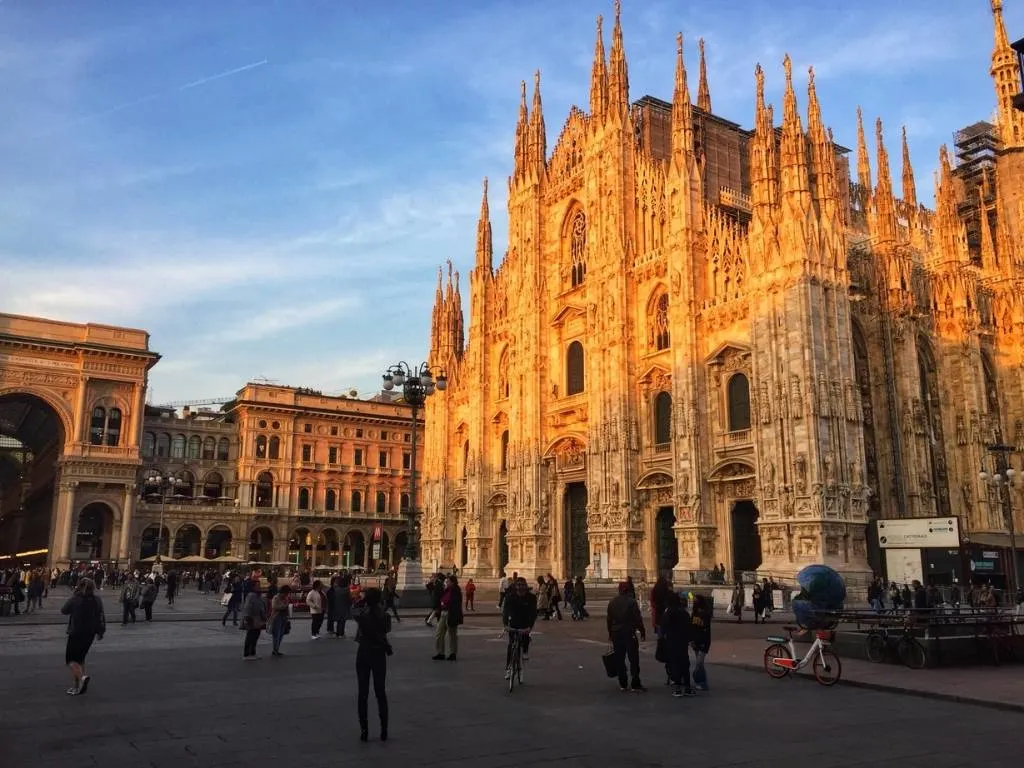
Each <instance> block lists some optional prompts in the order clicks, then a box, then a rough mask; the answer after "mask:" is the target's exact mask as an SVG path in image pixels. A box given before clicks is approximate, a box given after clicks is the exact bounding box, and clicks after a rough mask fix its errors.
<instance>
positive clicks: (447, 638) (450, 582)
mask: <svg viewBox="0 0 1024 768" xmlns="http://www.w3.org/2000/svg"><path fill="white" fill-rule="evenodd" d="M440 607H441V613H440V618H439V619H438V620H437V629H436V630H435V631H434V650H435V653H434V661H445V660H448V661H455V659H456V657H457V655H458V652H459V626H460V625H461V624H462V620H463V613H462V590H461V589H460V588H459V582H458V580H457V579H456V577H455V575H454V574H453V575H451V576H449V577H448V578H447V580H446V581H445V588H444V592H442V593H441V606H440Z"/></svg>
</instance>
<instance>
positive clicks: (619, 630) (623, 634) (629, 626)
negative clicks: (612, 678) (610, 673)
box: [607, 581, 647, 693]
mask: <svg viewBox="0 0 1024 768" xmlns="http://www.w3.org/2000/svg"><path fill="white" fill-rule="evenodd" d="M630 591H631V590H630V585H629V584H628V583H627V582H624V581H623V582H620V583H619V594H618V595H617V596H615V597H613V598H612V599H611V600H610V601H609V602H608V616H607V622H608V640H609V641H610V642H611V644H612V653H613V654H614V660H615V666H616V669H617V670H618V678H619V688H621V689H622V690H623V691H625V690H627V688H626V684H627V682H629V690H633V691H636V692H638V693H642V692H644V691H646V690H647V689H646V688H645V687H644V686H643V683H641V682H640V646H639V644H638V643H637V639H636V636H637V633H639V634H640V639H641V640H646V639H647V631H646V630H645V629H644V619H643V616H642V615H641V614H640V606H639V605H638V604H637V602H636V599H635V598H633V597H630V594H629V593H630ZM633 592H634V594H635V590H633ZM627 658H628V659H629V672H630V675H629V678H628V679H627V676H626V659H627Z"/></svg>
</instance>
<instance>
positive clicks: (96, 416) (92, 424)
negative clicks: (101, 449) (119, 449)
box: [89, 406, 121, 445]
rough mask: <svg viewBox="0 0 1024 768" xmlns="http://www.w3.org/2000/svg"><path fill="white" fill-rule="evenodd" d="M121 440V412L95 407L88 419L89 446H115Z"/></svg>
mask: <svg viewBox="0 0 1024 768" xmlns="http://www.w3.org/2000/svg"><path fill="white" fill-rule="evenodd" d="M120 440H121V411H120V410H119V409H117V408H111V409H110V410H109V411H108V410H107V409H106V408H102V407H100V406H97V407H95V408H93V409H92V417H91V418H90V419H89V444H90V445H117V444H118V443H119V442H120Z"/></svg>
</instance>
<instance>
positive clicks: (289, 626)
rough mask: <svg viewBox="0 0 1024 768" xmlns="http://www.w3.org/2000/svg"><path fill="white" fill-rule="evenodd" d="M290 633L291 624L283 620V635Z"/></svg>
mask: <svg viewBox="0 0 1024 768" xmlns="http://www.w3.org/2000/svg"><path fill="white" fill-rule="evenodd" d="M291 631H292V623H291V621H289V620H288V619H285V620H284V634H286V635H287V634H289V633H290V632H291Z"/></svg>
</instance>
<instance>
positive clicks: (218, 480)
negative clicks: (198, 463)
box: [203, 472, 224, 499]
mask: <svg viewBox="0 0 1024 768" xmlns="http://www.w3.org/2000/svg"><path fill="white" fill-rule="evenodd" d="M223 495H224V478H223V477H221V474H220V472H209V473H208V474H207V475H206V477H204V478H203V496H206V497H207V498H210V499H219V498H220V497H221V496H223Z"/></svg>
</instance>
